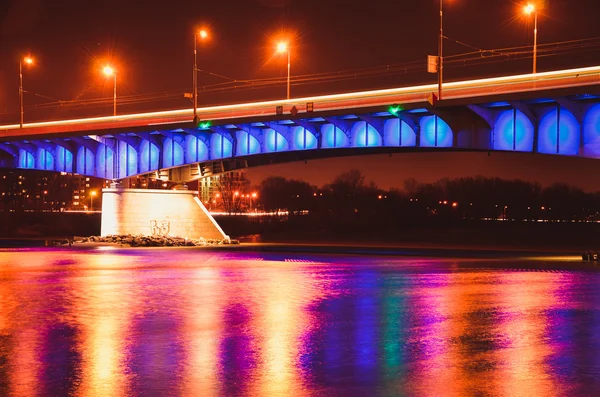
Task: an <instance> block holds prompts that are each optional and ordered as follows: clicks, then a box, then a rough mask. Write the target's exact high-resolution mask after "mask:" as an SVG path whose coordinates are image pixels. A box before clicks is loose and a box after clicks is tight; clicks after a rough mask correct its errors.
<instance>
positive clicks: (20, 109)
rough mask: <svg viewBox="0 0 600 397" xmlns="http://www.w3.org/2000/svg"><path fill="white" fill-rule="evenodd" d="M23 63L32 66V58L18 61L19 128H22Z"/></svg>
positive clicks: (28, 57)
mask: <svg viewBox="0 0 600 397" xmlns="http://www.w3.org/2000/svg"><path fill="white" fill-rule="evenodd" d="M23 63H25V65H33V58H32V57H30V56H26V57H25V58H22V59H20V60H19V111H20V115H21V118H20V122H19V126H20V127H21V128H23Z"/></svg>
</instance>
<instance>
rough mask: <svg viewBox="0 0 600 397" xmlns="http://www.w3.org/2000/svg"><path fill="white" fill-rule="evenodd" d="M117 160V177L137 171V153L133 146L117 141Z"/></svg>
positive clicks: (133, 173)
mask: <svg viewBox="0 0 600 397" xmlns="http://www.w3.org/2000/svg"><path fill="white" fill-rule="evenodd" d="M118 152H119V162H118V167H119V169H118V175H119V178H126V177H128V176H129V175H135V174H137V173H138V155H137V151H136V150H135V149H134V148H133V146H131V145H129V144H127V143H125V142H122V141H119V143H118Z"/></svg>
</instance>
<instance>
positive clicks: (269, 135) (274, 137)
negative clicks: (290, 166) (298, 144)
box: [263, 128, 290, 153]
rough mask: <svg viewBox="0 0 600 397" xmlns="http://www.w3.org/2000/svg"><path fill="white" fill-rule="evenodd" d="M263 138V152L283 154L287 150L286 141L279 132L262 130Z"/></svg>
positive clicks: (287, 144) (269, 129) (268, 129)
mask: <svg viewBox="0 0 600 397" xmlns="http://www.w3.org/2000/svg"><path fill="white" fill-rule="evenodd" d="M263 134H264V135H263V136H264V144H265V152H267V153H271V152H285V151H286V150H289V149H290V148H289V143H288V141H287V139H285V137H284V136H283V135H281V134H280V133H279V132H277V131H275V130H273V129H271V128H267V129H264V130H263Z"/></svg>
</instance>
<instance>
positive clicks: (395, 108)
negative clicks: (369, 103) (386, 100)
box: [388, 105, 403, 116]
mask: <svg viewBox="0 0 600 397" xmlns="http://www.w3.org/2000/svg"><path fill="white" fill-rule="evenodd" d="M402 110H403V109H402V106H400V105H392V106H390V107H389V108H388V112H390V114H392V115H394V116H398V113H400V112H401V111H402Z"/></svg>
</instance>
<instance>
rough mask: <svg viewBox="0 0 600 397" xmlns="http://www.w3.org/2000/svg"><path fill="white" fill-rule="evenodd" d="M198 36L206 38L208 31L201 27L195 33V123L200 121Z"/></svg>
mask: <svg viewBox="0 0 600 397" xmlns="http://www.w3.org/2000/svg"><path fill="white" fill-rule="evenodd" d="M198 36H200V39H202V40H205V39H206V38H207V37H208V32H207V31H206V30H205V29H201V30H200V31H199V32H196V33H194V76H193V78H194V91H193V94H192V95H193V97H194V124H197V123H198V64H197V56H196V53H197V49H196V48H197V42H198Z"/></svg>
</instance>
